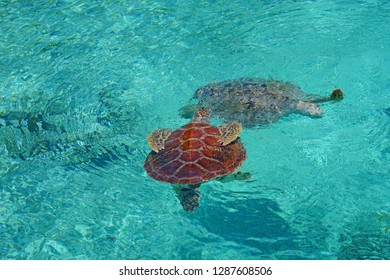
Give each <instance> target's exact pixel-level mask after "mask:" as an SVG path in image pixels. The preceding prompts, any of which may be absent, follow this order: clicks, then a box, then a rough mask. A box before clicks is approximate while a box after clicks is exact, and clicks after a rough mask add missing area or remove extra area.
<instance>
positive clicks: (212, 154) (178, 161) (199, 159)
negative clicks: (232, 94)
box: [144, 108, 246, 211]
mask: <svg viewBox="0 0 390 280" xmlns="http://www.w3.org/2000/svg"><path fill="white" fill-rule="evenodd" d="M210 114H211V110H210V109H208V108H198V109H197V110H196V111H195V116H194V117H193V119H192V120H191V121H190V122H189V123H188V124H186V125H184V126H182V127H180V128H179V129H177V130H175V131H171V130H169V129H158V130H155V131H153V132H152V133H150V135H149V136H148V137H147V141H148V144H149V146H150V148H151V149H152V151H151V152H150V153H149V155H148V156H147V158H146V160H145V164H144V168H145V170H146V172H147V173H148V175H149V176H150V177H152V178H153V179H155V180H158V181H162V182H168V183H171V184H180V185H183V184H184V185H187V187H185V188H181V187H180V186H179V188H178V190H179V192H178V196H179V199H180V202H181V204H182V205H183V208H184V209H185V210H187V211H193V210H195V209H196V208H197V206H198V200H199V195H198V194H197V192H196V191H197V189H198V187H199V186H200V183H202V182H205V181H208V180H211V179H214V178H217V177H221V176H224V175H226V174H231V173H232V172H233V171H234V170H235V169H236V168H237V167H238V166H240V165H241V164H242V162H243V161H244V159H245V157H246V151H245V148H244V145H243V144H242V143H241V141H240V139H239V138H238V134H239V133H240V132H241V129H242V128H241V124H239V123H237V122H228V123H225V124H222V125H220V126H213V125H211V123H210Z"/></svg>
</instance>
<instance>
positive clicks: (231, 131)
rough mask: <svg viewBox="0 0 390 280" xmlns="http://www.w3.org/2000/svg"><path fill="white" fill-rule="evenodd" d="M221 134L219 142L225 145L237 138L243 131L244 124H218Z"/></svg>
mask: <svg viewBox="0 0 390 280" xmlns="http://www.w3.org/2000/svg"><path fill="white" fill-rule="evenodd" d="M218 128H219V130H220V132H221V136H220V138H219V139H218V142H219V143H221V144H222V145H223V146H226V145H227V144H229V143H231V142H233V141H234V140H236V139H237V137H238V134H239V133H240V132H241V131H242V126H241V124H240V123H238V122H228V123H224V124H221V125H220V126H218Z"/></svg>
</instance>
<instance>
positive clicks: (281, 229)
mask: <svg viewBox="0 0 390 280" xmlns="http://www.w3.org/2000/svg"><path fill="white" fill-rule="evenodd" d="M389 15H390V4H389V2H388V1H222V0H221V1H160V2H154V1H87V2H85V1H76V0H63V1H54V0H52V1H33V2H32V1H1V0H0V50H1V56H0V184H1V185H0V258H1V259H390V180H389V179H390V175H389V174H390V173H389V171H390V170H389V169H390V168H389V167H390V166H389V159H390V157H389V152H390V145H389V136H390V135H389V132H390V98H389V96H390V74H389V73H390V28H389V27H390V16H389ZM239 77H273V78H275V79H282V80H286V81H292V82H294V83H296V84H298V85H299V86H301V87H302V88H303V89H304V90H305V91H307V92H312V93H322V94H326V95H327V94H329V93H330V92H331V90H332V89H333V88H335V87H341V88H342V89H343V90H344V92H345V99H344V100H343V101H342V102H339V103H333V104H332V103H329V104H323V105H321V106H322V108H323V111H324V116H323V118H320V119H311V118H308V117H305V116H301V115H290V116H288V117H285V118H283V119H281V120H280V121H278V122H277V123H274V124H271V125H268V126H263V127H257V128H252V129H244V131H243V132H242V133H241V138H242V141H243V143H244V144H245V146H246V149H247V159H246V161H245V162H244V164H243V166H242V167H241V169H240V170H242V171H246V172H250V173H251V174H252V178H251V179H250V180H247V181H236V182H230V183H224V184H223V183H220V182H218V181H210V182H207V183H204V184H203V185H202V187H201V188H200V192H201V195H202V198H201V200H200V207H199V208H198V210H197V211H196V212H195V213H187V212H185V211H183V209H182V207H181V205H180V203H179V201H178V199H177V197H176V196H175V192H174V191H173V189H172V187H171V186H170V185H169V184H165V183H161V182H157V181H154V180H153V179H151V178H149V177H148V176H147V175H146V173H145V171H144V170H143V168H142V165H143V161H144V159H145V157H146V155H147V154H148V153H149V151H150V150H149V147H148V146H147V143H146V141H145V137H146V136H147V135H148V134H149V133H150V132H151V131H152V130H154V129H157V128H160V127H167V128H177V127H179V126H181V125H183V124H185V123H186V120H184V119H181V118H180V117H179V116H178V111H179V109H180V108H181V107H182V106H184V105H185V104H186V102H187V101H188V100H189V99H190V98H191V96H192V94H193V93H194V91H195V90H196V89H197V88H198V87H200V86H202V85H205V84H207V83H209V82H213V81H219V80H226V79H235V78H239ZM213 122H215V123H218V120H215V119H214V120H213Z"/></svg>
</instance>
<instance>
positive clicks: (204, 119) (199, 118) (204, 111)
mask: <svg viewBox="0 0 390 280" xmlns="http://www.w3.org/2000/svg"><path fill="white" fill-rule="evenodd" d="M210 115H211V110H210V109H209V108H205V107H201V108H198V109H196V111H195V116H194V118H193V119H192V120H191V122H192V123H210Z"/></svg>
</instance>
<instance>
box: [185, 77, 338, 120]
mask: <svg viewBox="0 0 390 280" xmlns="http://www.w3.org/2000/svg"><path fill="white" fill-rule="evenodd" d="M194 99H196V100H197V101H198V104H196V105H194V104H190V105H188V106H185V107H183V108H182V110H181V115H182V116H183V117H190V116H191V115H192V112H193V111H194V110H195V109H194V108H196V107H199V106H200V107H203V106H206V107H209V108H210V109H211V110H212V111H213V114H214V115H215V116H218V117H220V118H222V119H224V120H228V121H237V122H240V123H241V124H242V125H243V126H246V127H252V126H255V125H263V124H268V123H273V122H276V121H277V120H278V119H279V118H281V117H282V116H285V115H288V114H290V113H299V114H303V115H308V116H311V117H321V116H322V109H321V107H319V106H318V105H317V103H321V102H327V101H337V100H341V99H343V92H342V91H341V89H335V90H333V92H332V94H331V95H330V96H321V95H317V94H308V93H305V92H304V91H302V90H301V89H300V88H299V87H298V86H296V85H294V84H292V83H289V82H283V81H278V80H273V79H263V78H240V79H236V80H230V81H223V82H217V83H212V84H208V85H205V86H202V87H200V88H199V89H197V90H196V91H195V95H194Z"/></svg>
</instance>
